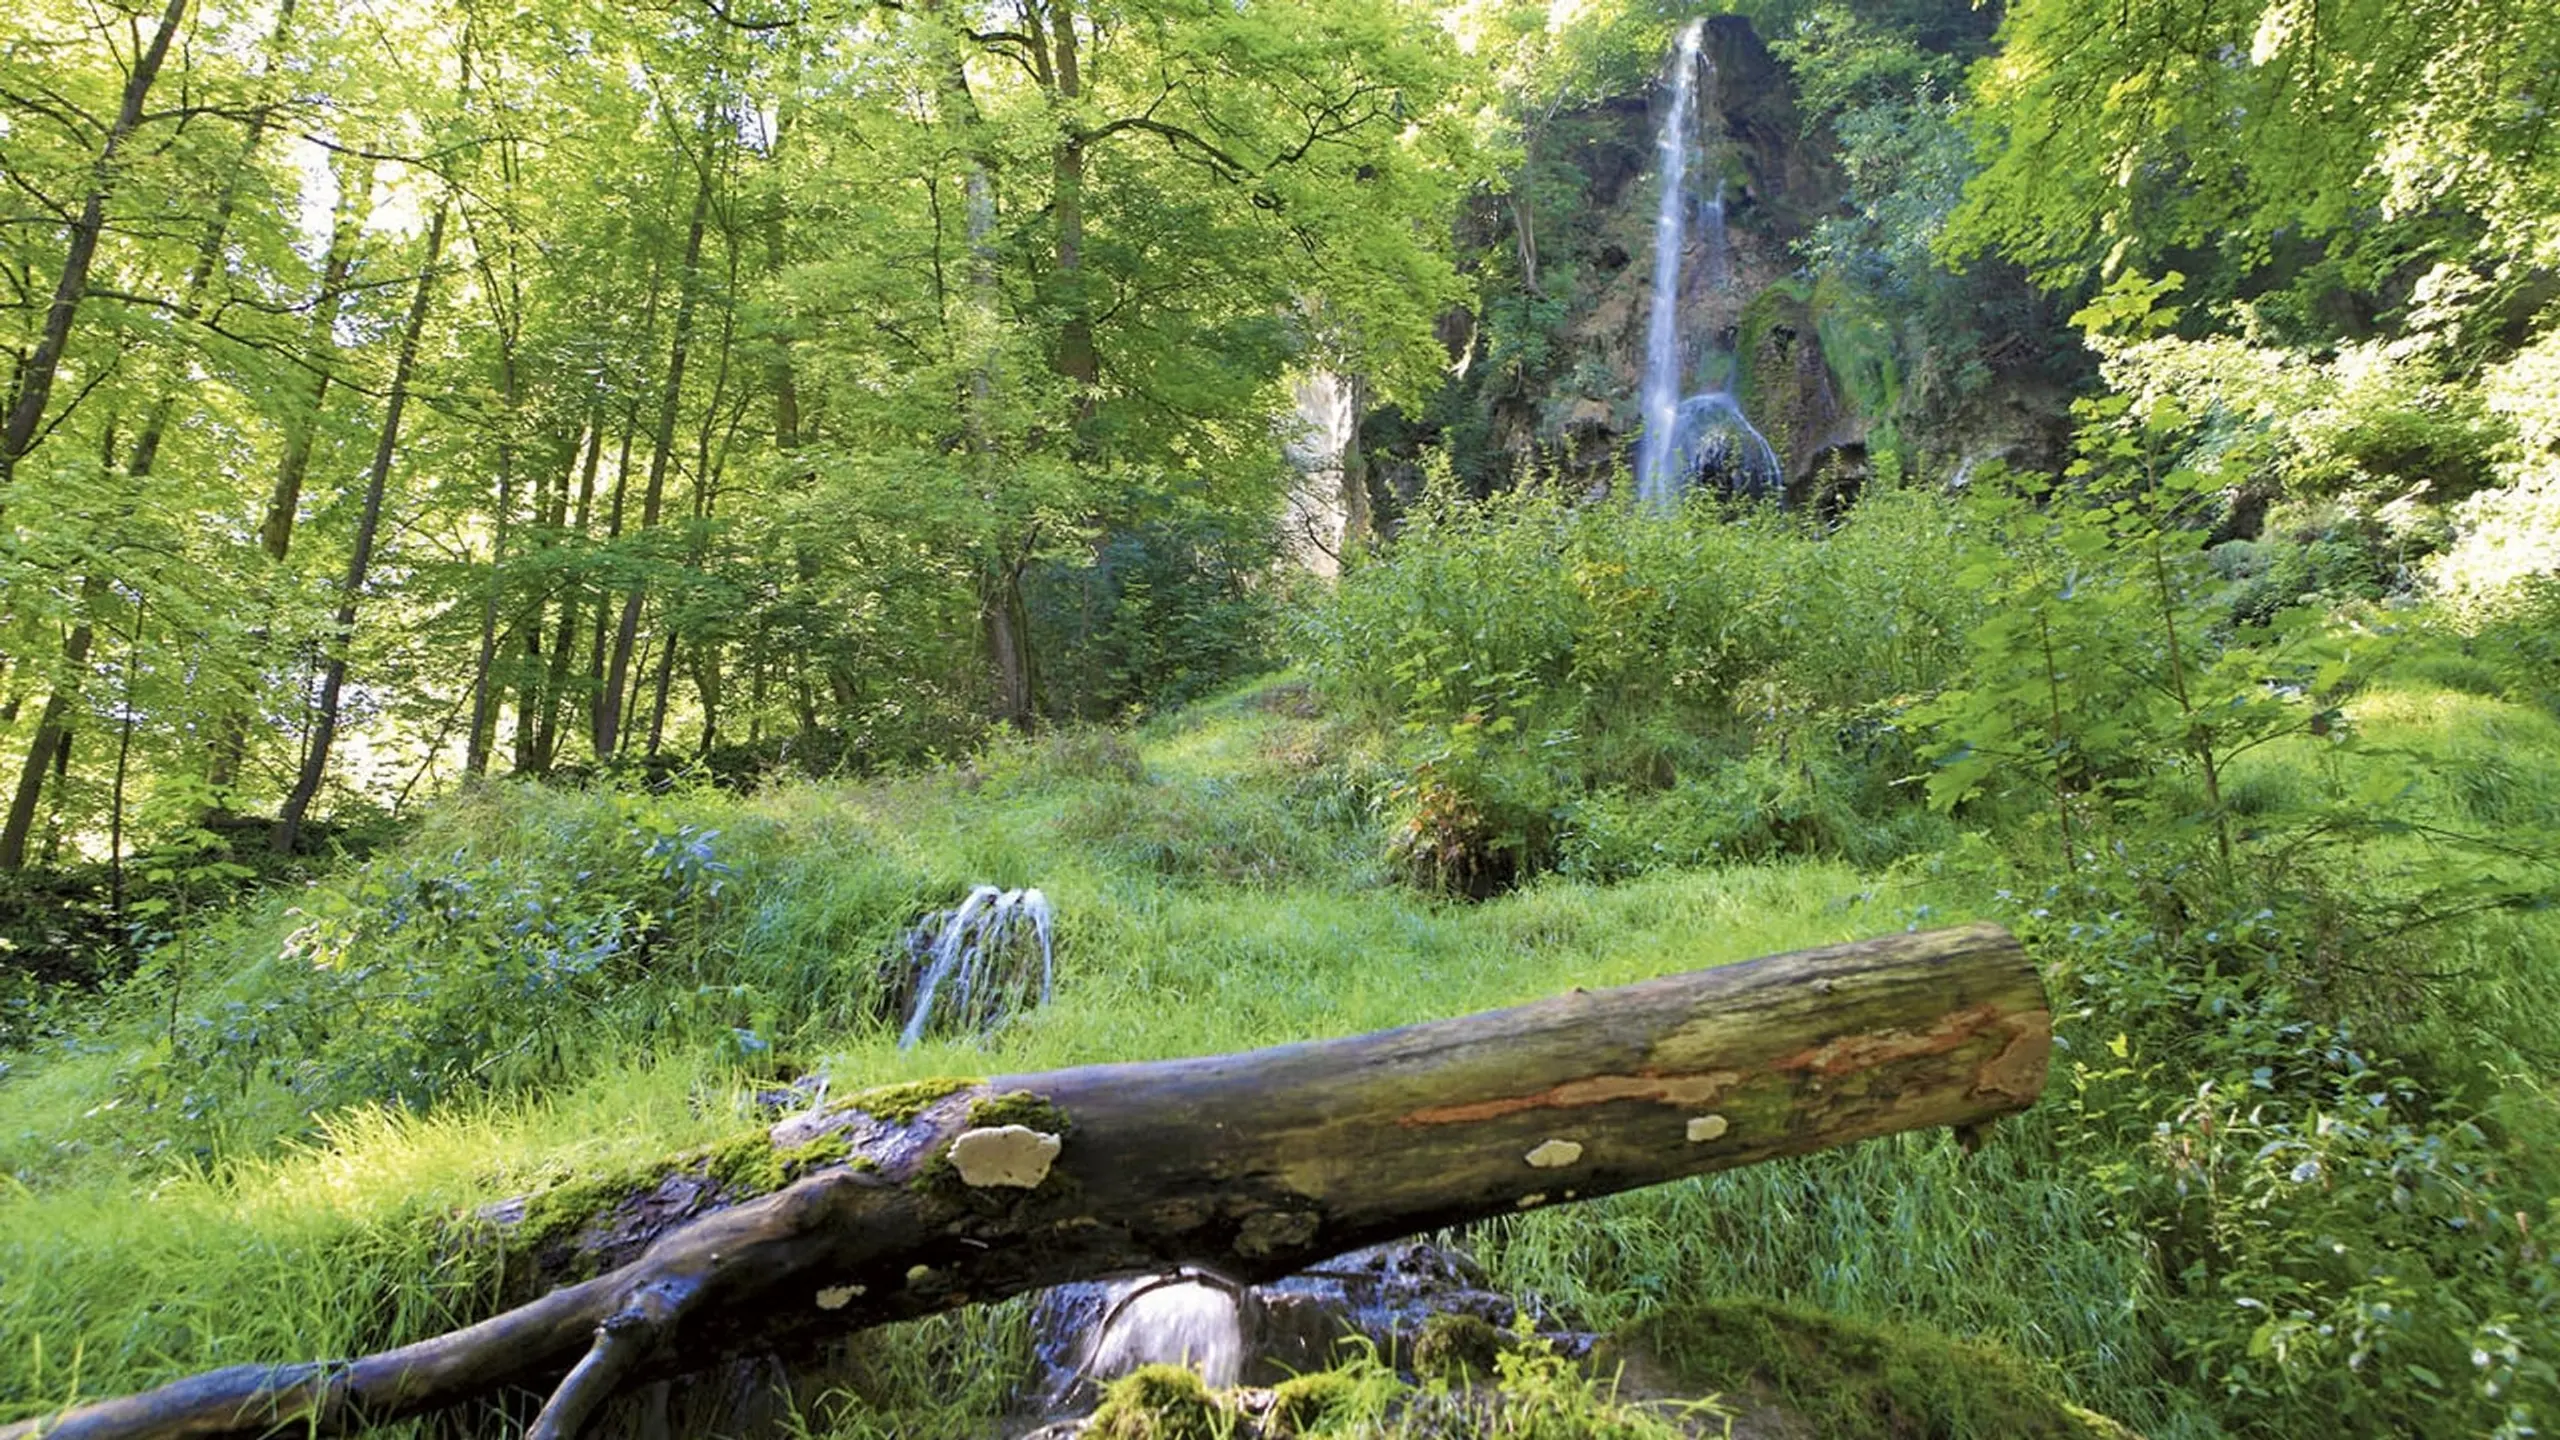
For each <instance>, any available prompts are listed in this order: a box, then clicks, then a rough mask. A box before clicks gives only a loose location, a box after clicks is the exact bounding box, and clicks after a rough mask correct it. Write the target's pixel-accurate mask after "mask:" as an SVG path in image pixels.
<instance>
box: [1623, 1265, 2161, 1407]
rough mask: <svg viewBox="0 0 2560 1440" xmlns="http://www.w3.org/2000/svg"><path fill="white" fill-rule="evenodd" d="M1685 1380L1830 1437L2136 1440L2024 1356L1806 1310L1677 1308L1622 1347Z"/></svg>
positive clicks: (1626, 1335) (1737, 1305)
mask: <svg viewBox="0 0 2560 1440" xmlns="http://www.w3.org/2000/svg"><path fill="white" fill-rule="evenodd" d="M1612 1346H1613V1348H1616V1347H1623V1348H1625V1349H1630V1350H1636V1351H1639V1352H1641V1353H1645V1354H1649V1355H1655V1356H1659V1357H1660V1358H1661V1359H1662V1360H1663V1361H1665V1362H1666V1363H1668V1364H1669V1365H1670V1366H1671V1367H1672V1368H1673V1370H1674V1372H1675V1373H1676V1374H1678V1375H1679V1376H1680V1377H1681V1378H1682V1379H1683V1380H1684V1381H1686V1382H1688V1383H1691V1384H1710V1383H1711V1384H1716V1385H1722V1386H1728V1387H1739V1386H1740V1385H1742V1384H1743V1383H1744V1382H1745V1381H1747V1380H1757V1381H1759V1382H1761V1383H1763V1384H1766V1385H1768V1386H1769V1387H1770V1388H1771V1389H1772V1390H1774V1391H1776V1393H1777V1395H1778V1396H1779V1397H1780V1398H1781V1399H1782V1400H1783V1401H1784V1402H1785V1404H1786V1406H1787V1408H1788V1409H1789V1410H1791V1411H1793V1412H1794V1413H1795V1414H1797V1415H1800V1416H1802V1417H1804V1419H1805V1421H1806V1422H1807V1423H1809V1424H1810V1425H1811V1426H1812V1427H1813V1430H1814V1433H1817V1434H1822V1435H1872V1436H1877V1437H1888V1440H1899V1437H1923V1436H1930V1437H1935V1436H1947V1437H1955V1436H1964V1437H1979V1440H2013V1437H2014V1440H2028V1437H2043V1440H2130V1437H2131V1435H2132V1432H2131V1431H2128V1430H2126V1429H2125V1428H2124V1427H2122V1426H2120V1425H2117V1424H2115V1423H2114V1422H2112V1421H2108V1420H2103V1419H2101V1418H2099V1417H2097V1416H2095V1415H2092V1414H2090V1413H2089V1412H2088V1411H2086V1410H2082V1409H2080V1408H2079V1407H2077V1406H2074V1405H2071V1404H2069V1403H2068V1402H2066V1401H2064V1400H2063V1399H2062V1398H2061V1397H2060V1396H2059V1395H2057V1394H2055V1393H2054V1390H2053V1388H2052V1386H2051V1384H2050V1383H2049V1382H2048V1381H2047V1380H2046V1379H2045V1378H2044V1377H2043V1376H2041V1375H2039V1374H2037V1373H2036V1371H2035V1369H2034V1368H2033V1367H2032V1366H2029V1365H2027V1364H2025V1363H2022V1362H2021V1361H2020V1360H2019V1359H2018V1358H2017V1357H2016V1356H2014V1355H2011V1354H2008V1353H2007V1352H2005V1351H2003V1350H2001V1349H1999V1348H1997V1347H1996V1346H1991V1345H1985V1344H1981V1343H1978V1342H1974V1343H1969V1342H1965V1341H1960V1340H1950V1339H1948V1338H1946V1337H1945V1336H1941V1335H1935V1334H1932V1333H1930V1332H1928V1331H1926V1330H1921V1329H1917V1328H1914V1327H1911V1326H1908V1325H1895V1324H1890V1323H1876V1322H1872V1321H1857V1320H1848V1319H1844V1318H1842V1317H1839V1316H1836V1315H1825V1314H1823V1313H1821V1312H1820V1311H1817V1310H1813V1309H1810V1308H1808V1307H1806V1306H1802V1305H1788V1304H1782V1303H1775V1302H1770V1301H1763V1300H1725V1301H1709V1302H1705V1303H1700V1304H1690V1305H1682V1306H1679V1307H1677V1308H1673V1309H1667V1310H1664V1311H1662V1312H1660V1313H1659V1314H1656V1315H1655V1316H1653V1317H1652V1318H1650V1319H1648V1320H1646V1321H1644V1322H1642V1323H1640V1324H1638V1325H1636V1326H1633V1327H1631V1328H1630V1329H1628V1330H1627V1331H1625V1332H1622V1333H1621V1334H1620V1335H1618V1336H1615V1337H1613V1339H1612Z"/></svg>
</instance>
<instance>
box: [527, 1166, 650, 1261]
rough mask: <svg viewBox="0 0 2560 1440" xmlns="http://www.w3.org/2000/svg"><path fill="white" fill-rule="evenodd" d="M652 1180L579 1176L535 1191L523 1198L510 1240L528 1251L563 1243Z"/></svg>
mask: <svg viewBox="0 0 2560 1440" xmlns="http://www.w3.org/2000/svg"><path fill="white" fill-rule="evenodd" d="M654 1183H655V1182H654V1180H653V1179H650V1178H643V1177H640V1176H636V1175H603V1176H580V1177H576V1178H573V1179H568V1180H563V1181H561V1182H560V1183H559V1184H557V1185H552V1186H549V1187H547V1188H545V1189H542V1190H537V1191H535V1192H534V1193H533V1194H531V1195H528V1196H526V1197H525V1201H524V1217H523V1218H522V1219H520V1220H518V1221H517V1222H516V1223H515V1226H514V1228H513V1229H512V1230H510V1231H509V1232H508V1239H509V1243H510V1244H511V1245H512V1246H513V1247H514V1248H516V1249H518V1250H521V1251H524V1252H526V1253H528V1254H529V1253H532V1252H535V1251H539V1250H543V1249H546V1248H548V1247H550V1246H553V1245H565V1244H567V1243H569V1242H571V1241H573V1240H575V1239H576V1238H577V1236H578V1234H579V1232H581V1231H583V1230H585V1229H586V1228H587V1227H588V1226H589V1225H591V1224H593V1223H594V1222H595V1220H596V1218H597V1217H598V1216H601V1215H605V1214H609V1213H611V1212H612V1211H613V1210H614V1209H616V1208H618V1207H619V1206H621V1205H622V1203H623V1202H625V1201H627V1200H629V1199H631V1198H632V1197H633V1196H635V1195H638V1194H640V1193H641V1192H643V1191H644V1190H646V1189H648V1188H649V1187H650V1186H651V1185H652V1184H654Z"/></svg>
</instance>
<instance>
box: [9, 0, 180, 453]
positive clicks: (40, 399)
mask: <svg viewBox="0 0 2560 1440" xmlns="http://www.w3.org/2000/svg"><path fill="white" fill-rule="evenodd" d="M186 14H187V0H169V3H168V6H167V8H166V9H164V10H162V11H161V14H160V28H159V29H157V30H155V31H153V32H152V33H151V42H150V44H148V45H147V46H145V47H144V48H143V51H142V53H141V54H140V55H139V56H136V57H135V59H134V62H133V70H132V72H131V73H130V74H128V75H127V76H126V77H125V83H124V99H123V103H122V104H121V105H119V106H118V107H117V109H116V118H115V123H114V124H113V125H112V126H110V127H108V130H107V137H106V140H105V142H104V143H102V144H101V145H100V146H99V147H98V161H97V165H96V167H95V168H94V169H93V170H92V172H91V178H90V181H89V194H88V197H87V198H86V199H85V200H83V201H82V202H81V206H80V218H79V219H77V220H75V221H73V222H72V223H71V238H70V241H69V243H68V244H67V245H66V246H65V247H64V249H63V257H62V273H61V275H60V276H59V277H58V278H57V279H56V281H55V283H54V288H53V303H52V304H51V305H49V306H47V307H46V309H45V317H44V333H43V335H42V336H40V337H39V338H38V339H37V341H36V349H35V354H34V355H32V356H30V357H29V358H28V360H27V362H26V364H25V365H24V366H23V367H22V368H21V369H20V370H19V372H18V375H17V385H16V390H15V393H14V395H13V396H12V403H11V404H10V407H9V414H8V418H7V420H6V421H5V422H0V503H5V502H6V501H7V499H8V488H9V482H10V481H11V480H12V479H14V478H15V477H16V475H17V471H18V462H19V461H21V460H24V459H25V458H26V457H27V455H28V453H29V452H30V451H32V450H34V449H35V447H36V443H37V442H38V441H39V440H41V439H43V428H42V427H43V425H44V412H45V407H46V406H47V405H48V404H50V403H51V402H52V399H53V382H54V377H56V376H57V375H59V374H61V373H62V356H63V352H64V351H65V350H66V349H68V348H69V346H70V344H71V322H72V320H73V319H74V318H75V317H76V316H77V315H78V314H79V311H80V302H81V300H82V299H83V298H85V297H86V296H87V295H88V293H89V270H90V267H91V266H92V265H94V264H95V263H96V262H97V258H98V241H99V238H100V237H101V236H103V235H104V234H105V233H106V228H107V199H108V196H109V195H110V194H111V193H112V192H113V190H114V189H115V179H116V161H117V152H118V151H119V150H121V149H123V148H124V142H125V141H126V140H127V139H128V138H130V137H131V136H132V134H133V132H134V130H135V129H136V128H137V127H139V126H140V125H141V124H142V105H143V101H144V100H145V99H147V98H148V97H149V96H150V94H151V86H152V82H154V81H156V80H157V79H159V78H160V66H161V64H162V62H164V61H166V60H167V59H168V58H169V42H170V41H172V40H174V39H176V38H177V35H178V26H179V24H180V23H181V22H183V21H184V20H185V19H186Z"/></svg>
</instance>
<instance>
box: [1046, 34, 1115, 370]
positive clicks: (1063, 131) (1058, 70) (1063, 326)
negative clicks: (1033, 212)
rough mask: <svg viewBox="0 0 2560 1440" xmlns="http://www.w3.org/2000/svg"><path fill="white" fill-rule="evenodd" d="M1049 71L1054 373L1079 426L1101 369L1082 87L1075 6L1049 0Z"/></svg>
mask: <svg viewBox="0 0 2560 1440" xmlns="http://www.w3.org/2000/svg"><path fill="white" fill-rule="evenodd" d="M1049 34H1050V65H1051V67H1052V73H1053V76H1054V81H1055V84H1056V98H1057V102H1058V108H1059V111H1060V117H1059V118H1060V125H1059V137H1060V138H1059V140H1058V144H1057V148H1056V150H1055V151H1054V152H1053V154H1052V157H1051V176H1050V202H1049V203H1050V205H1051V207H1052V211H1053V215H1052V219H1053V222H1054V223H1055V224H1056V225H1057V227H1058V229H1057V237H1058V248H1057V271H1056V275H1055V280H1056V284H1057V290H1058V298H1059V300H1060V302H1061V303H1062V304H1063V305H1064V306H1065V308H1066V317H1065V319H1063V320H1062V321H1060V322H1059V325H1058V373H1059V374H1060V375H1062V376H1064V377H1066V378H1067V379H1069V380H1071V381H1074V382H1075V385H1076V388H1077V398H1076V415H1077V418H1078V419H1079V420H1084V419H1089V418H1091V416H1092V414H1093V409H1094V403H1095V400H1096V395H1095V392H1094V384H1095V382H1096V381H1098V380H1099V379H1100V378H1101V375H1102V364H1101V360H1100V357H1099V356H1098V355H1097V354H1096V353H1095V351H1094V345H1093V300H1092V297H1091V296H1089V295H1088V294H1086V293H1085V274H1084V159H1085V138H1084V131H1083V129H1082V128H1081V122H1080V121H1079V120H1078V119H1077V118H1076V114H1075V111H1076V107H1077V105H1078V104H1079V102H1081V100H1082V99H1083V96H1084V82H1083V79H1082V76H1081V74H1080V72H1079V67H1078V64H1077V59H1076V13H1075V5H1074V0H1049Z"/></svg>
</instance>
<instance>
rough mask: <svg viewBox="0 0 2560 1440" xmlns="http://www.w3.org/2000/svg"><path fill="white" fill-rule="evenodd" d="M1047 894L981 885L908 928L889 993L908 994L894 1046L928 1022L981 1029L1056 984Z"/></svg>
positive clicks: (905, 1044) (910, 1040) (920, 1034)
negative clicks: (903, 1018)
mask: <svg viewBox="0 0 2560 1440" xmlns="http://www.w3.org/2000/svg"><path fill="white" fill-rule="evenodd" d="M1049 930H1050V914H1049V897H1047V896H1046V895H1043V894H1041V893H1040V892H1039V891H1037V890H999V889H997V888H996V887H995V886H993V885H980V886H978V887H977V888H976V889H974V890H971V891H970V892H969V896H968V898H967V899H965V900H962V901H961V902H960V903H959V904H958V905H956V906H953V907H952V908H951V909H949V910H942V911H937V912H935V913H934V914H931V915H928V916H926V917H925V918H924V919H923V920H922V921H921V922H919V923H918V924H917V925H916V927H915V928H914V929H912V930H910V931H908V932H907V936H906V942H905V944H904V945H903V946H901V947H900V951H901V953H900V957H899V961H898V965H899V971H898V973H896V974H894V975H892V976H891V977H890V985H889V987H888V988H889V990H890V993H891V994H892V996H893V997H894V996H897V995H900V994H907V995H911V996H912V998H911V1000H909V1001H908V1002H907V1003H906V1009H907V1023H906V1028H905V1029H903V1030H901V1031H900V1032H899V1034H898V1048H900V1049H902V1050H905V1049H912V1048H913V1047H914V1046H915V1043H916V1042H917V1041H919V1040H921V1039H923V1038H924V1036H925V1032H926V1031H927V1030H928V1029H931V1028H937V1027H938V1028H940V1029H943V1030H957V1031H961V1032H964V1033H967V1034H973V1035H983V1034H985V1033H987V1032H988V1031H990V1030H993V1029H994V1028H995V1027H996V1026H998V1025H1001V1024H1003V1023H1004V1021H1005V1020H1006V1019H1007V1018H1008V1017H1010V1016H1011V1015H1013V1014H1014V1013H1015V1012H1016V1011H1019V1010H1022V1009H1026V1008H1028V1007H1029V1006H1032V1005H1039V1004H1046V1003H1047V1002H1048V1000H1049V994H1050V991H1051V988H1052V986H1053V984H1054V981H1055V977H1054V974H1053V969H1052V960H1051V947H1050V942H1049Z"/></svg>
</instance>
